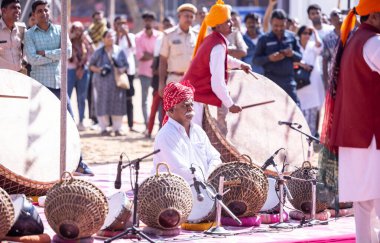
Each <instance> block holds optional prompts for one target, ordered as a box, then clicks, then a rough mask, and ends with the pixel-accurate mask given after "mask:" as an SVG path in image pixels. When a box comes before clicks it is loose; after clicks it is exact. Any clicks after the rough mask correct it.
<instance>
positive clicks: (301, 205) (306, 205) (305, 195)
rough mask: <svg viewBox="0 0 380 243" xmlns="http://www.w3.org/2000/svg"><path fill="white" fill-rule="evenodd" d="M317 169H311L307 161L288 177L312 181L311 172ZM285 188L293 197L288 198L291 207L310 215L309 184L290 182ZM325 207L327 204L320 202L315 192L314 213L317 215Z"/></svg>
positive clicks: (305, 182)
mask: <svg viewBox="0 0 380 243" xmlns="http://www.w3.org/2000/svg"><path fill="white" fill-rule="evenodd" d="M317 169H318V168H317V167H312V166H311V163H310V162H309V161H305V162H303V164H302V167H301V168H299V169H297V170H295V171H294V172H292V173H291V174H290V176H292V177H296V178H300V179H304V180H310V179H313V176H312V173H314V172H313V170H317ZM287 186H288V188H289V191H290V193H291V195H292V197H293V199H292V200H291V199H290V198H289V201H290V203H291V204H292V205H293V207H294V208H295V209H298V210H301V211H303V212H305V213H310V212H311V207H312V194H311V182H309V181H299V180H290V181H288V182H287ZM327 206H328V203H327V202H322V201H321V199H320V198H318V192H317V200H316V212H317V213H319V212H321V211H323V210H325V209H326V208H327Z"/></svg>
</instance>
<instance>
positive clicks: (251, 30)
mask: <svg viewBox="0 0 380 243" xmlns="http://www.w3.org/2000/svg"><path fill="white" fill-rule="evenodd" d="M244 23H245V27H246V28H247V32H246V33H245V35H243V39H244V41H245V43H246V44H247V46H248V50H247V55H246V56H245V57H243V59H242V60H243V62H246V63H248V64H250V65H251V67H252V70H253V71H254V72H256V73H259V74H264V69H263V67H262V66H258V65H254V64H253V56H254V54H255V50H256V46H257V42H258V40H259V37H260V36H261V35H262V34H263V33H262V32H261V29H260V28H261V19H260V16H259V15H258V14H256V13H249V14H247V15H246V16H245V18H244Z"/></svg>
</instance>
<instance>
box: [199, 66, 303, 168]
mask: <svg viewBox="0 0 380 243" xmlns="http://www.w3.org/2000/svg"><path fill="white" fill-rule="evenodd" d="M256 76H258V78H259V79H258V80H257V79H255V78H254V77H253V76H252V75H250V74H246V73H245V72H243V71H231V73H230V79H229V81H228V90H229V91H230V94H231V97H232V99H233V100H234V102H235V103H237V104H239V105H241V106H245V105H250V104H255V103H261V102H265V101H274V102H272V103H268V104H264V105H260V106H255V107H251V108H247V109H243V111H242V112H240V113H239V114H233V113H230V112H229V113H227V115H226V119H225V121H226V124H225V126H226V128H227V132H226V134H224V133H223V129H222V128H221V124H220V123H218V122H217V119H216V118H217V111H216V107H214V106H208V107H206V109H205V113H204V119H203V128H204V130H205V131H206V133H207V135H208V136H209V138H210V140H211V143H212V144H213V145H214V147H215V148H216V149H217V150H218V151H219V152H220V153H221V157H222V160H223V161H224V162H230V161H236V160H238V158H239V156H240V155H241V154H247V155H249V156H250V157H251V158H253V159H254V160H255V162H256V163H257V165H259V166H262V165H263V163H264V162H265V161H266V160H267V159H268V158H269V157H270V156H271V155H272V154H273V153H274V151H276V150H278V149H279V148H285V149H286V159H287V162H289V163H290V166H289V167H288V170H289V171H293V170H295V169H296V168H297V167H300V166H301V164H302V162H303V161H304V157H303V155H305V156H306V154H307V147H308V144H307V141H306V139H305V138H303V137H301V135H300V133H298V132H296V131H294V130H292V129H291V128H289V127H288V126H285V125H282V126H280V125H279V124H278V122H279V121H290V122H295V123H298V124H300V125H301V126H302V131H303V132H305V133H308V134H309V133H310V129H309V127H308V125H307V122H306V120H305V118H304V116H303V114H302V111H301V110H300V109H299V108H298V106H297V105H296V104H295V103H294V102H293V100H292V99H291V98H290V97H289V96H288V95H287V94H286V92H285V91H283V90H282V89H281V88H280V87H279V86H277V85H276V84H275V83H273V82H272V81H271V80H269V79H267V78H265V77H264V76H261V75H258V74H256ZM284 156H285V153H281V154H279V155H278V156H277V158H275V160H278V161H276V162H279V161H281V162H282V160H283V159H284ZM268 170H271V171H274V169H273V168H272V167H271V166H270V167H268ZM271 174H273V175H274V173H271Z"/></svg>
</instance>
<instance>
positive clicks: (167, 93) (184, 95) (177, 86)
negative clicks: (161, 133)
mask: <svg viewBox="0 0 380 243" xmlns="http://www.w3.org/2000/svg"><path fill="white" fill-rule="evenodd" d="M163 99H164V110H165V111H168V110H170V109H171V108H172V107H174V106H175V105H176V104H179V103H181V102H182V101H184V100H188V99H194V87H193V86H192V85H191V84H190V82H189V81H188V80H185V81H181V82H180V83H173V82H171V83H169V84H168V85H166V87H165V89H164V97H163ZM167 120H168V117H167V115H166V116H165V118H164V120H163V121H162V125H164V124H165V123H166V122H167Z"/></svg>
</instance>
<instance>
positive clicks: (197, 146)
mask: <svg viewBox="0 0 380 243" xmlns="http://www.w3.org/2000/svg"><path fill="white" fill-rule="evenodd" d="M156 149H160V150H161V151H160V152H159V153H157V154H155V155H154V156H153V165H154V166H153V168H152V171H151V173H152V175H153V174H155V173H156V166H157V164H158V163H160V162H166V163H167V164H168V165H169V168H170V171H171V172H172V173H174V174H177V175H180V176H182V177H183V178H184V179H185V180H186V181H187V182H188V183H189V184H190V185H191V184H192V183H193V175H192V174H191V171H190V167H191V165H192V164H193V166H194V167H195V168H196V171H195V174H196V177H197V178H198V179H200V180H202V181H203V179H204V177H205V179H207V177H208V175H209V174H210V173H211V172H212V171H213V170H214V169H215V167H216V166H217V165H219V164H221V163H222V161H221V160H220V154H219V152H218V151H217V150H216V149H215V148H214V147H213V146H212V145H211V143H210V140H209V138H208V136H207V134H206V133H205V132H204V131H203V129H202V128H201V127H199V126H198V125H196V124H191V127H190V137H189V136H188V135H187V133H186V131H185V128H184V127H183V126H182V125H181V124H179V123H178V122H176V121H175V120H173V119H171V118H169V120H168V122H167V123H166V124H165V125H164V126H163V127H162V128H161V129H160V131H159V132H158V134H157V136H156V138H155V141H154V150H156ZM159 171H166V169H165V168H164V167H160V170H159ZM202 172H203V173H202Z"/></svg>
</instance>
